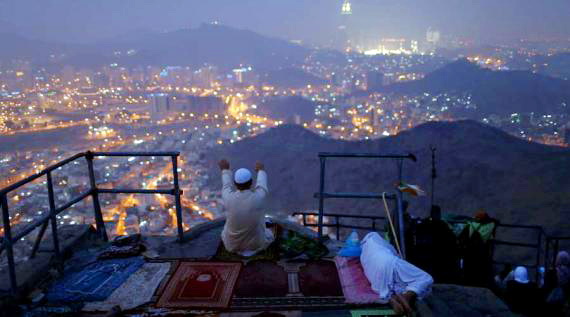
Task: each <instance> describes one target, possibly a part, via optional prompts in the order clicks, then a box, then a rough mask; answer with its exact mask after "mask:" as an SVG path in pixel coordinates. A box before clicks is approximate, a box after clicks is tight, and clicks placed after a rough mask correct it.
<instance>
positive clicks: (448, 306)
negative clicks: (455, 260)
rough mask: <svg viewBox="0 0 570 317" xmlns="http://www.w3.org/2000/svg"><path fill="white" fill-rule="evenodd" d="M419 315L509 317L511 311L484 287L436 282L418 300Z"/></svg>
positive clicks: (422, 316)
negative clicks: (422, 297) (428, 293)
mask: <svg viewBox="0 0 570 317" xmlns="http://www.w3.org/2000/svg"><path fill="white" fill-rule="evenodd" d="M418 314H419V316H421V317H431V316H434V317H435V316H437V317H446V316H449V317H456V316H461V317H483V316H489V317H490V316H493V317H509V316H519V315H517V314H514V313H512V312H511V311H510V310H509V308H508V307H507V305H506V304H505V303H503V301H502V300H501V299H499V298H498V297H497V296H495V294H493V292H491V291H490V290H489V289H486V288H479V287H466V286H459V285H451V284H436V285H434V286H433V293H432V294H431V295H430V296H429V297H427V298H425V299H424V300H423V301H421V302H418Z"/></svg>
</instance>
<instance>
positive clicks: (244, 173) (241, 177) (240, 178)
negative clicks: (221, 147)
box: [234, 168, 251, 184]
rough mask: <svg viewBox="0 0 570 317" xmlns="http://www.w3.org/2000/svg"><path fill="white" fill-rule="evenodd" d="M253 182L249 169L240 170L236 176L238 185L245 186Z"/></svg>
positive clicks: (235, 179)
mask: <svg viewBox="0 0 570 317" xmlns="http://www.w3.org/2000/svg"><path fill="white" fill-rule="evenodd" d="M250 180H251V172H250V171H249V170H248V169H247V168H240V169H239V170H237V171H236V172H235V174H234V181H235V182H236V184H245V183H247V182H249V181H250Z"/></svg>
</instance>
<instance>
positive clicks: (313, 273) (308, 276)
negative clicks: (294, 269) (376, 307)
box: [299, 260, 342, 296]
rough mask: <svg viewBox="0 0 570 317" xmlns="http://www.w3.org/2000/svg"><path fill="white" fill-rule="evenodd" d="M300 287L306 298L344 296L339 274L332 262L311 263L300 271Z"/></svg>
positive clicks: (319, 261) (318, 261)
mask: <svg viewBox="0 0 570 317" xmlns="http://www.w3.org/2000/svg"><path fill="white" fill-rule="evenodd" d="M299 285H300V287H301V293H303V295H305V296H342V286H341V284H340V281H339V278H338V272H337V269H336V266H335V263H334V262H332V261H326V260H317V261H309V262H308V263H307V264H306V265H305V266H303V267H301V269H300V270H299Z"/></svg>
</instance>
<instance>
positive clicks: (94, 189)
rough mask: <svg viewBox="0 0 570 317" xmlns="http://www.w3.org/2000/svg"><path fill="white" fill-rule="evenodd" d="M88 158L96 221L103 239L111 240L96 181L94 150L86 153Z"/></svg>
mask: <svg viewBox="0 0 570 317" xmlns="http://www.w3.org/2000/svg"><path fill="white" fill-rule="evenodd" d="M85 158H86V159H87V168H88V169H89V182H90V183H91V198H92V199H93V211H94V212H95V222H96V223H97V232H98V233H99V236H100V237H101V238H102V239H103V241H109V237H107V231H106V230H105V222H104V221H103V214H101V204H100V203H99V191H98V190H97V183H96V182H95V171H94V170H93V152H91V151H88V152H87V153H86V155H85Z"/></svg>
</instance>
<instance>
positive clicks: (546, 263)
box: [544, 236, 550, 270]
mask: <svg viewBox="0 0 570 317" xmlns="http://www.w3.org/2000/svg"><path fill="white" fill-rule="evenodd" d="M549 256H550V237H549V236H546V250H544V268H545V269H547V270H549V269H550V267H549V265H548V263H549V262H550V259H549Z"/></svg>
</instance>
